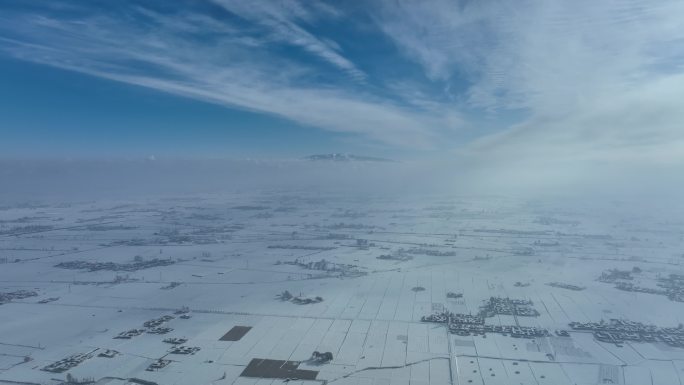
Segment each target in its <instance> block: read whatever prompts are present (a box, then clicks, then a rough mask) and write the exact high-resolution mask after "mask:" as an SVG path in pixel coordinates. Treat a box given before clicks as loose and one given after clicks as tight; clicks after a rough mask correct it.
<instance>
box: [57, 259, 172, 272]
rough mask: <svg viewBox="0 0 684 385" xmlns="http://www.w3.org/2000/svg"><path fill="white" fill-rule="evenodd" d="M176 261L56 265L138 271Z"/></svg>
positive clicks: (79, 262)
mask: <svg viewBox="0 0 684 385" xmlns="http://www.w3.org/2000/svg"><path fill="white" fill-rule="evenodd" d="M174 263H175V261H173V260H171V259H158V258H155V259H150V260H147V261H145V260H142V259H140V260H136V261H133V262H131V263H116V262H89V261H70V262H62V263H58V264H56V265H55V267H59V268H60V269H69V270H88V271H100V270H109V271H129V272H132V271H137V270H142V269H149V268H151V267H157V266H169V265H173V264H174Z"/></svg>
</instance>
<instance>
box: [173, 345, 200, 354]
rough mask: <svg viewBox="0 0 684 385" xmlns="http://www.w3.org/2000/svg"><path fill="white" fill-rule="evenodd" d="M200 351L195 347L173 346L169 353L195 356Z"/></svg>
mask: <svg viewBox="0 0 684 385" xmlns="http://www.w3.org/2000/svg"><path fill="white" fill-rule="evenodd" d="M199 351H200V348H199V347H197V346H180V345H178V346H174V347H172V348H171V350H170V351H169V353H171V354H195V353H197V352H199Z"/></svg>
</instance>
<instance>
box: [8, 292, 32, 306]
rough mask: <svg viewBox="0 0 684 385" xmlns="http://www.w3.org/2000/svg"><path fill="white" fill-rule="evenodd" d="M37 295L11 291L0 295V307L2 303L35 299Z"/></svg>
mask: <svg viewBox="0 0 684 385" xmlns="http://www.w3.org/2000/svg"><path fill="white" fill-rule="evenodd" d="M37 295H38V293H36V292H35V291H29V290H17V291H11V292H9V293H0V305H2V304H3V303H7V302H11V301H12V300H15V299H24V298H29V297H35V296H37Z"/></svg>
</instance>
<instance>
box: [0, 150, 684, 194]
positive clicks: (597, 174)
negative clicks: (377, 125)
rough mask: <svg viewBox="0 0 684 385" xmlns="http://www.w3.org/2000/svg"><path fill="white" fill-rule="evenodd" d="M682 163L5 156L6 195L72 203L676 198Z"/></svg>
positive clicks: (0, 167)
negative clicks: (239, 198) (298, 195)
mask: <svg viewBox="0 0 684 385" xmlns="http://www.w3.org/2000/svg"><path fill="white" fill-rule="evenodd" d="M678 171H679V167H675V166H663V167H658V168H656V167H652V166H649V167H646V166H641V167H640V166H639V165H638V164H632V165H627V164H626V165H620V166H617V165H615V164H614V163H610V164H598V163H586V164H584V165H580V164H568V163H565V164H563V163H553V162H548V163H544V164H530V163H528V162H520V163H515V162H507V163H506V164H496V163H492V162H482V161H479V162H474V161H467V160H462V161H457V160H454V159H450V160H448V161H446V160H445V161H435V160H433V161H422V162H418V161H416V162H365V161H363V162H356V161H350V162H329V161H322V162H316V161H307V160H217V159H213V160H206V159H205V160H199V159H165V160H164V159H162V160H154V161H150V160H82V159H81V160H3V161H0V181H1V184H2V189H0V200H1V201H2V202H3V203H17V202H28V201H55V202H62V201H65V202H68V201H80V200H98V199H127V198H131V199H133V198H140V197H154V196H170V195H177V194H194V193H220V192H227V191H241V192H245V191H250V190H271V189H280V190H294V191H296V190H306V191H321V192H341V193H346V194H387V195H391V196H396V195H402V194H453V195H471V194H476V195H504V196H506V195H510V196H517V197H521V198H527V199H537V198H549V197H553V196H560V197H573V198H574V199H596V200H611V199H638V200H641V201H642V203H643V204H646V202H648V201H656V202H667V204H670V203H678V202H679V201H681V199H679V198H680V197H681V196H682V193H683V190H682V185H683V183H682V178H681V176H680V175H679V172H678Z"/></svg>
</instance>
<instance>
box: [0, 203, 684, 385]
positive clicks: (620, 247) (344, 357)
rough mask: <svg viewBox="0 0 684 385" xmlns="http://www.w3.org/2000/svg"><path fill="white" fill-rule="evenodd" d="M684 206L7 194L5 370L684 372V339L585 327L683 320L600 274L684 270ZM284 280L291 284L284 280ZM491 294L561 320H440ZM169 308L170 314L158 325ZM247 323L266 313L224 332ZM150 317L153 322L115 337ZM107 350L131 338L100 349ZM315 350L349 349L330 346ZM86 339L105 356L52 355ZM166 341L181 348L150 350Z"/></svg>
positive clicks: (0, 378) (134, 375) (322, 374)
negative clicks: (68, 198)
mask: <svg viewBox="0 0 684 385" xmlns="http://www.w3.org/2000/svg"><path fill="white" fill-rule="evenodd" d="M681 217H682V216H681V213H680V212H676V210H672V209H668V208H663V209H662V211H657V210H655V209H654V210H650V211H648V210H645V209H642V210H639V211H637V210H636V208H635V207H634V206H632V205H630V204H629V203H626V202H623V203H620V202H616V203H614V204H613V205H611V206H607V207H606V206H592V205H590V204H577V203H575V204H573V205H572V207H571V206H570V205H562V204H551V203H540V202H537V203H535V204H530V203H529V202H526V201H518V200H514V199H507V198H502V197H445V196H437V197H415V198H403V199H394V198H387V197H383V196H374V197H373V196H371V197H368V196H364V197H358V198H351V197H348V196H344V195H341V194H340V195H336V194H322V193H306V192H269V191H264V192H261V193H259V194H256V195H255V194H238V193H235V194H226V195H220V196H219V195H197V196H184V197H180V198H160V199H149V200H143V199H141V200H138V201H103V202H85V203H79V204H46V205H19V206H14V205H8V206H5V207H2V208H1V209H0V293H2V294H4V295H6V296H12V295H14V296H15V297H13V298H9V297H6V303H4V304H2V305H0V383H11V384H23V383H28V384H59V383H62V382H63V381H65V380H66V378H67V374H69V375H70V377H71V378H75V379H76V380H79V381H83V380H84V379H92V380H93V381H97V383H98V384H126V383H136V381H138V382H137V383H145V382H144V381H151V382H153V383H157V384H188V385H190V384H210V383H212V384H271V383H273V384H279V383H283V381H287V379H282V378H254V377H244V376H241V373H242V372H243V370H244V369H245V367H246V366H247V365H248V364H249V363H250V361H251V360H253V359H255V358H257V359H271V360H284V361H298V362H300V363H299V369H302V370H313V371H317V372H318V374H317V376H316V380H315V382H320V383H335V384H434V385H441V384H444V385H445V384H459V385H460V384H487V385H489V384H502V385H504V384H505V385H508V384H532V385H541V384H549V385H566V384H567V385H572V384H578V385H579V384H583V385H584V384H587V385H589V384H592V385H593V384H602V383H611V384H624V385H632V384H633V385H642V384H662V385H671V384H682V380H681V378H682V377H684V348H680V347H675V346H669V345H667V344H665V343H663V342H654V343H650V342H629V341H625V342H624V343H621V344H615V343H607V342H601V341H599V340H597V339H596V338H595V337H594V335H592V333H591V332H586V331H576V330H570V328H569V327H568V324H569V323H570V322H573V321H576V322H600V321H601V320H604V322H609V319H623V320H630V321H636V322H641V323H644V324H654V325H656V326H659V327H673V328H676V327H678V325H679V324H680V323H683V322H684V303H681V302H678V301H673V300H671V299H669V298H668V297H667V296H666V295H660V294H653V293H646V292H636V291H626V290H618V289H617V288H615V282H605V280H604V281H599V280H598V278H599V277H600V276H601V274H602V273H603V272H607V271H610V270H611V269H618V270H620V271H623V272H630V274H631V275H630V277H629V282H630V283H631V284H633V285H636V286H639V287H648V288H653V289H658V288H659V287H660V286H659V285H660V284H662V280H661V279H662V278H664V277H668V276H669V274H684V268H683V267H682V266H681V263H682V262H683V261H684V258H682V252H684V251H683V248H682V243H683V236H684V223H683V222H681V221H680V220H679V218H681ZM380 256H385V257H383V258H378V257H380ZM74 262H78V263H74ZM60 264H62V265H60ZM552 282H553V283H561V284H569V285H575V286H578V287H579V288H580V289H581V290H571V289H568V288H564V287H559V286H549V285H548V283H552ZM20 291H26V292H28V293H29V295H28V296H23V295H20V296H17V294H16V293H17V292H20ZM285 291H287V292H288V293H289V294H290V295H291V296H292V299H290V300H283V299H280V298H277V296H280V295H282V294H283V293H284V292H285ZM12 293H14V294H12ZM447 293H452V296H451V297H447ZM33 294H35V295H33ZM453 294H457V295H453ZM316 297H321V298H322V301H320V300H316V299H315V298H316ZM490 297H502V298H505V297H510V298H514V299H524V300H530V301H532V303H533V305H532V306H533V308H534V309H535V310H536V311H537V312H538V313H539V316H537V317H523V316H516V315H505V314H497V315H495V316H493V317H488V318H486V319H485V323H486V324H492V325H518V326H528V327H538V328H543V329H546V330H548V331H549V334H550V335H549V336H544V337H537V338H533V339H528V338H514V337H513V336H511V335H504V334H496V333H487V335H486V336H483V335H455V334H450V333H449V331H448V328H447V326H446V325H445V324H443V323H429V322H421V318H422V317H423V316H428V315H431V314H434V313H440V312H443V311H449V312H453V313H459V314H471V315H475V314H478V312H479V311H480V308H481V306H482V305H483V303H484V301H486V300H488V299H489V298H490ZM0 298H1V297H0ZM287 298H289V297H286V299H287ZM297 300H301V301H306V300H311V302H312V303H308V304H299V303H296V302H297ZM165 315H169V316H172V317H173V318H172V319H168V320H167V321H165V322H160V327H168V328H171V329H172V330H171V331H168V332H167V333H166V334H153V333H149V331H150V330H151V329H152V328H153V327H144V325H143V324H144V323H145V322H146V321H149V320H153V319H158V318H159V317H162V316H165ZM234 326H248V327H251V329H250V330H249V331H248V332H247V333H246V334H245V335H244V336H243V337H242V338H241V339H239V340H238V341H221V340H220V339H221V337H222V336H223V335H224V334H226V333H227V332H228V331H229V330H230V329H231V328H232V327H234ZM131 329H145V330H144V331H143V332H142V333H141V334H140V335H137V336H132V337H131V338H128V339H116V338H114V337H116V336H117V335H119V333H121V332H125V331H128V330H131ZM559 330H567V331H569V337H568V336H561V335H558V334H556V331H559ZM174 337H177V338H185V339H187V341H186V342H185V343H183V346H187V347H198V348H199V350H198V351H196V352H195V353H194V354H172V353H170V350H171V349H172V348H173V345H172V344H169V343H165V342H163V340H164V339H167V338H174ZM107 350H109V351H116V352H117V353H115V354H113V356H112V357H103V356H100V354H102V353H105V352H106V351H107ZM314 351H319V352H331V353H332V355H333V359H332V361H330V362H327V363H322V364H318V363H314V362H312V361H310V360H309V358H310V357H311V355H312V353H313V352H314ZM74 354H88V356H87V357H86V358H85V359H84V360H82V362H80V363H77V365H76V366H73V367H71V368H68V370H66V371H63V372H50V371H45V370H43V369H45V368H46V367H48V365H51V364H53V363H55V362H58V361H59V360H62V359H65V358H67V357H69V356H71V355H74ZM159 359H162V360H169V361H170V362H168V363H167V365H166V366H164V367H162V368H161V369H158V370H153V371H148V370H146V369H147V368H148V367H149V366H150V365H151V364H153V363H154V362H156V361H158V360H159ZM288 382H289V383H313V381H301V380H300V379H298V378H296V377H292V378H290V379H289V381H288Z"/></svg>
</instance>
